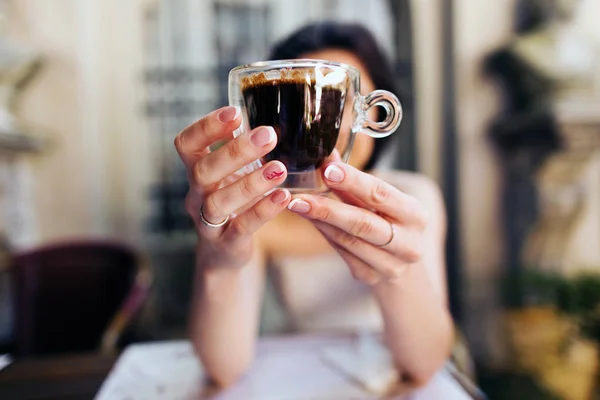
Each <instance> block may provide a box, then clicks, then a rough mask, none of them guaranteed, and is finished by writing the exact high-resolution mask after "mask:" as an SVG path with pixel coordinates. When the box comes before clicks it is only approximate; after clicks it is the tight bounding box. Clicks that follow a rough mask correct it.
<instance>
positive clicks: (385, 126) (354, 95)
mask: <svg viewBox="0 0 600 400" xmlns="http://www.w3.org/2000/svg"><path fill="white" fill-rule="evenodd" d="M229 104H230V105H231V106H237V107H240V109H241V110H242V119H243V120H242V125H241V126H240V128H239V129H238V130H236V132H234V136H236V137H237V136H238V135H241V134H242V133H244V132H247V131H249V130H251V129H254V128H257V127H258V126H263V125H266V126H272V127H273V128H274V129H275V132H276V133H277V145H276V146H275V149H274V150H273V151H271V152H270V153H269V154H267V155H266V156H265V157H263V158H262V159H260V160H257V161H255V162H254V163H252V164H250V165H248V166H247V167H246V172H250V171H253V170H255V169H257V168H260V167H261V166H262V165H263V164H264V163H266V162H268V161H271V160H278V161H281V162H282V163H283V164H284V165H285V166H286V168H287V171H288V175H287V178H286V180H285V181H284V182H283V183H282V185H281V186H280V187H283V188H286V189H288V190H290V192H292V193H324V192H326V191H327V185H326V184H325V183H324V182H323V179H322V176H323V171H322V167H323V164H324V161H325V160H326V159H327V158H328V157H329V156H330V155H331V154H332V152H333V150H334V149H337V150H338V151H339V152H340V155H341V158H342V160H343V161H344V162H347V161H348V159H349V157H350V152H351V151H352V146H353V144H354V139H355V137H356V134H357V133H358V132H362V133H365V134H368V135H370V136H372V137H374V138H382V137H386V136H389V135H391V134H392V133H393V132H394V131H395V130H396V129H398V126H399V125H400V122H401V120H402V106H401V105H400V101H399V100H398V98H397V97H396V96H395V95H394V94H392V93H390V92H388V91H386V90H375V91H373V92H372V93H370V94H368V95H367V96H362V95H361V94H360V72H359V71H358V70H357V69H356V68H354V67H351V66H350V65H346V64H339V63H334V62H329V61H320V60H303V59H301V60H278V61H266V62H257V63H253V64H248V65H242V66H239V67H236V68H234V69H232V70H231V72H230V73H229ZM375 106H380V107H383V109H384V110H385V115H386V116H385V118H384V119H383V120H382V121H379V122H378V121H373V120H371V119H369V117H368V111H369V110H370V109H371V108H372V107H375ZM343 118H349V120H351V121H352V125H351V128H350V129H349V130H348V131H347V132H344V131H343V130H342V131H341V129H340V128H341V127H342V119H343Z"/></svg>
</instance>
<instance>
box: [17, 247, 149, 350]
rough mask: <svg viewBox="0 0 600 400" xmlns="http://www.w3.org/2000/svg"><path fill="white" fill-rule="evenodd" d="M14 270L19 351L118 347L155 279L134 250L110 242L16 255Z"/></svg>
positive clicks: (47, 249)
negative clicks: (119, 340)
mask: <svg viewBox="0 0 600 400" xmlns="http://www.w3.org/2000/svg"><path fill="white" fill-rule="evenodd" d="M10 273H11V278H12V283H13V285H12V286H13V294H14V310H15V317H14V319H15V335H14V337H15V349H14V350H15V355H17V356H32V355H40V354H50V353H61V352H82V351H90V350H94V349H98V348H101V350H102V351H103V352H110V351H112V350H114V349H115V347H116V343H117V340H118V338H119V336H120V334H121V332H122V331H123V329H124V328H125V326H126V325H127V323H128V322H129V320H130V319H131V317H132V316H133V315H134V314H135V312H136V311H137V310H138V309H139V307H140V306H141V304H142V303H143V301H144V299H145V298H146V296H147V293H148V291H149V288H150V285H151V281H152V276H151V273H150V270H149V268H148V267H147V265H146V264H145V263H144V262H143V261H142V260H141V258H140V257H139V256H138V255H137V254H136V253H135V252H134V251H133V250H132V249H130V248H128V247H126V246H123V245H121V244H117V243H113V242H106V241H80V242H66V243H61V244H55V245H51V246H46V247H42V248H38V249H35V250H33V251H28V252H25V253H21V254H16V255H15V256H14V258H13V260H12V263H11V271H10Z"/></svg>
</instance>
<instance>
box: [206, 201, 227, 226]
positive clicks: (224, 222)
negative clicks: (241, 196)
mask: <svg viewBox="0 0 600 400" xmlns="http://www.w3.org/2000/svg"><path fill="white" fill-rule="evenodd" d="M200 220H201V221H202V223H203V224H204V225H206V226H208V227H209V228H220V227H222V226H223V225H225V224H226V223H227V222H229V215H228V216H227V217H225V219H224V220H223V221H221V222H219V223H218V224H213V223H212V222H210V221H208V220H207V219H206V217H205V216H204V203H202V205H201V206H200Z"/></svg>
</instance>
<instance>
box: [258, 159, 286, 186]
mask: <svg viewBox="0 0 600 400" xmlns="http://www.w3.org/2000/svg"><path fill="white" fill-rule="evenodd" d="M283 175H285V167H284V166H283V164H281V163H279V162H274V163H273V164H271V165H269V166H268V167H267V168H266V169H265V170H264V171H263V176H264V177H265V179H266V180H268V181H273V180H276V179H279V178H281V177H282V176H283Z"/></svg>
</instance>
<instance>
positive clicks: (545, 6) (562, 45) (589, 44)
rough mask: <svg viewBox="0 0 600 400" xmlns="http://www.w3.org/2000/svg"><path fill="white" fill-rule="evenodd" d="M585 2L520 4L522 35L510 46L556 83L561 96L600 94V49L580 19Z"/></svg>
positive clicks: (547, 0) (531, 0) (559, 0)
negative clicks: (599, 81)
mask: <svg viewBox="0 0 600 400" xmlns="http://www.w3.org/2000/svg"><path fill="white" fill-rule="evenodd" d="M581 4H582V1H581V0H527V1H522V2H521V3H519V6H518V7H520V10H519V11H520V13H519V14H520V15H521V19H520V20H518V22H517V31H518V32H519V35H518V36H517V37H516V39H515V40H514V41H513V43H512V44H511V46H510V49H511V51H512V52H513V53H514V54H515V55H516V56H517V57H519V58H521V59H522V60H523V61H525V62H527V64H529V65H530V66H531V67H532V68H534V69H535V70H536V71H537V72H538V73H539V74H540V75H542V76H544V77H545V78H547V79H548V80H550V81H551V82H552V84H553V92H554V96H553V97H555V98H557V99H559V98H564V97H571V96H577V97H579V96H585V97H588V96H591V97H598V96H599V95H600V93H599V92H600V88H599V87H598V86H599V85H598V79H597V78H598V74H597V70H598V67H599V66H600V63H599V61H600V48H599V45H598V44H597V43H596V42H595V41H594V39H593V38H592V37H591V36H590V35H589V34H586V33H585V31H584V29H582V27H581V26H580V24H579V21H578V20H577V18H576V11H577V7H578V6H580V5H581ZM527 14H529V17H527Z"/></svg>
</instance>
